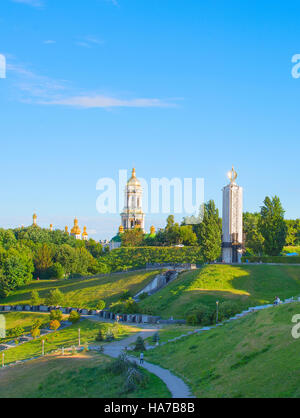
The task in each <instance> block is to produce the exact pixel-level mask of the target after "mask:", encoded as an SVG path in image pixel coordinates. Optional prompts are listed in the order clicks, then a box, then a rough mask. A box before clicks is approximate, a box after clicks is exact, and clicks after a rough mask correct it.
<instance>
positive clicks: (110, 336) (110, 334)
mask: <svg viewBox="0 0 300 418" xmlns="http://www.w3.org/2000/svg"><path fill="white" fill-rule="evenodd" d="M105 339H106V341H108V342H111V341H113V340H114V339H115V335H114V333H113V332H112V330H108V331H107V333H106V336H105Z"/></svg>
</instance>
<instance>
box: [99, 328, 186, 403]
mask: <svg viewBox="0 0 300 418" xmlns="http://www.w3.org/2000/svg"><path fill="white" fill-rule="evenodd" d="M157 331H159V328H151V329H143V331H142V332H139V333H137V334H134V335H131V336H130V337H128V338H125V339H124V340H121V341H115V342H113V343H111V344H109V345H107V346H105V347H104V354H106V355H108V356H109V357H114V358H117V357H118V356H119V355H120V354H121V353H122V351H124V350H125V348H126V347H128V346H129V345H130V344H132V343H133V342H135V341H136V339H137V337H142V338H143V339H145V338H148V337H151V336H152V335H154V334H155V333H156V332H157ZM129 358H130V360H132V361H134V362H135V363H137V364H139V359H137V358H136V357H132V356H130V357H129ZM142 367H143V368H144V369H146V370H148V371H149V372H150V373H153V374H155V375H156V376H157V377H159V378H160V379H161V380H162V381H163V382H164V383H165V384H166V386H167V388H168V389H169V391H170V392H171V395H172V398H194V396H193V395H192V394H191V391H190V388H189V387H188V385H187V384H185V383H184V381H183V380H182V379H180V378H179V377H177V376H175V375H174V374H172V373H171V372H170V371H169V370H167V369H164V368H162V367H160V366H157V365H154V364H151V363H148V362H147V361H144V364H143V365H142Z"/></svg>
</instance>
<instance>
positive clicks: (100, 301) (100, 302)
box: [97, 300, 106, 311]
mask: <svg viewBox="0 0 300 418" xmlns="http://www.w3.org/2000/svg"><path fill="white" fill-rule="evenodd" d="M105 305H106V304H105V302H104V300H99V302H98V303H97V309H98V310H99V311H103V309H105Z"/></svg>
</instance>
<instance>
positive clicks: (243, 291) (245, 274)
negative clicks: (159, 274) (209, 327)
mask: <svg viewBox="0 0 300 418" xmlns="http://www.w3.org/2000/svg"><path fill="white" fill-rule="evenodd" d="M297 295H300V266H291V265H282V266H268V265H255V266H250V265H249V266H248V265H243V266H228V265H207V266H205V267H203V268H202V269H199V270H195V271H191V272H186V273H183V274H181V275H180V276H179V277H178V279H176V280H175V281H174V282H172V283H170V284H169V285H168V286H167V287H165V288H164V289H162V290H161V291H159V292H158V293H156V294H154V295H152V296H150V297H148V298H147V299H145V300H144V301H142V302H141V303H140V305H141V308H142V309H146V308H147V310H151V311H152V312H153V314H156V315H161V316H162V317H164V318H169V317H171V316H173V317H174V318H185V317H186V314H187V312H188V311H189V310H190V309H191V307H193V306H196V305H197V304H199V303H203V304H205V305H209V306H211V307H213V308H215V306H216V301H217V300H219V301H220V302H223V301H228V300H238V301H243V302H245V305H248V306H249V307H250V306H253V305H258V304H265V303H270V302H273V301H274V299H275V297H276V296H279V297H280V298H281V299H285V298H287V297H291V296H297Z"/></svg>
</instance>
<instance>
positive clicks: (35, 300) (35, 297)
mask: <svg viewBox="0 0 300 418" xmlns="http://www.w3.org/2000/svg"><path fill="white" fill-rule="evenodd" d="M40 303H41V299H40V296H39V292H38V291H37V290H33V291H32V292H31V300H30V304H31V305H32V306H38V305H40Z"/></svg>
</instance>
